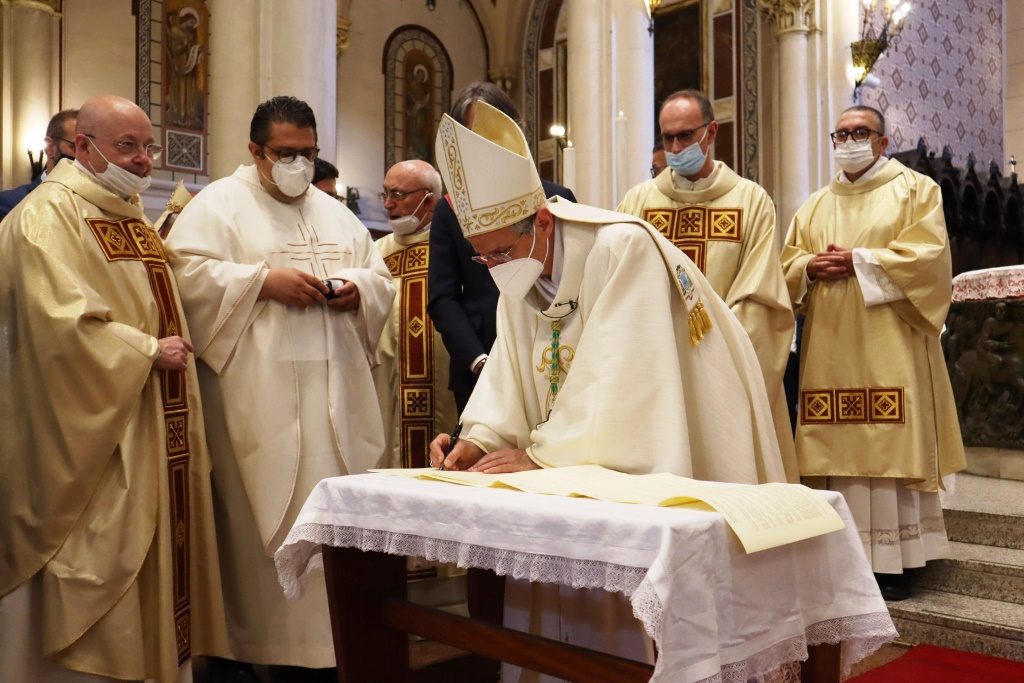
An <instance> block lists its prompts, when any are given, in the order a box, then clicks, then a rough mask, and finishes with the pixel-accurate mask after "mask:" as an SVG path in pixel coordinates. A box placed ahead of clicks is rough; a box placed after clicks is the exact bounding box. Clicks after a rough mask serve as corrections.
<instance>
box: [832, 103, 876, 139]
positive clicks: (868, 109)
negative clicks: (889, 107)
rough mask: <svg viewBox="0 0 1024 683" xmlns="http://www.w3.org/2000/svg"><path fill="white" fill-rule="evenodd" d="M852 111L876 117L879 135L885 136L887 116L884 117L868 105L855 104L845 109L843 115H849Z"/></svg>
mask: <svg viewBox="0 0 1024 683" xmlns="http://www.w3.org/2000/svg"><path fill="white" fill-rule="evenodd" d="M852 111H854V112H861V113H863V114H871V115H872V116H874V117H875V119H876V120H877V121H878V133H879V134H881V135H885V116H883V115H882V112H880V111H878V110H877V109H875V108H874V107H869V106H867V105H866V104H855V105H853V106H852V107H847V108H846V109H844V110H843V114H847V113H849V112H852ZM840 116H842V114H840Z"/></svg>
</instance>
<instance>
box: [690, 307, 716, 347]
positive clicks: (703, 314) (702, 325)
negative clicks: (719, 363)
mask: <svg viewBox="0 0 1024 683" xmlns="http://www.w3.org/2000/svg"><path fill="white" fill-rule="evenodd" d="M688 323H689V326H690V344H692V345H693V346H697V344H700V342H701V340H703V339H704V335H705V334H707V333H708V331H709V330H710V329H711V318H710V316H708V312H707V311H706V310H705V309H704V302H703V301H700V300H698V301H697V305H695V306H694V307H693V310H692V311H690V315H689V316H688Z"/></svg>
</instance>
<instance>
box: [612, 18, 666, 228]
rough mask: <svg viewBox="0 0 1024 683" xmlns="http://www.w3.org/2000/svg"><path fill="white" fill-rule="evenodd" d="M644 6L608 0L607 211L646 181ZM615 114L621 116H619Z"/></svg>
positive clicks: (650, 67)
mask: <svg viewBox="0 0 1024 683" xmlns="http://www.w3.org/2000/svg"><path fill="white" fill-rule="evenodd" d="M644 5H645V3H644V2H623V1H622V0H613V2H612V7H613V8H614V18H615V24H614V29H613V31H614V34H613V37H612V39H613V51H614V59H615V62H614V63H615V113H616V121H617V122H618V123H617V127H616V135H615V148H616V150H617V151H618V152H619V154H618V155H617V157H616V160H615V163H616V173H615V178H616V187H615V190H614V192H613V195H612V201H611V203H610V204H608V208H615V206H616V205H617V204H618V203H619V202H620V201H621V200H622V198H623V197H624V196H625V194H626V191H627V190H629V188H631V187H633V186H634V185H636V184H637V183H640V182H642V181H644V180H647V179H648V178H650V177H651V148H652V147H653V146H654V106H655V105H654V36H652V35H651V34H650V33H648V31H647V28H648V26H649V25H650V21H649V19H648V17H647V11H646V9H645V8H644ZM620 114H621V116H620Z"/></svg>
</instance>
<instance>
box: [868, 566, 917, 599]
mask: <svg viewBox="0 0 1024 683" xmlns="http://www.w3.org/2000/svg"><path fill="white" fill-rule="evenodd" d="M875 581H877V582H878V590H879V591H881V593H882V598H883V599H884V600H886V601H888V602H899V601H900V600H906V599H907V598H909V597H910V576H909V575H908V574H906V573H903V574H875Z"/></svg>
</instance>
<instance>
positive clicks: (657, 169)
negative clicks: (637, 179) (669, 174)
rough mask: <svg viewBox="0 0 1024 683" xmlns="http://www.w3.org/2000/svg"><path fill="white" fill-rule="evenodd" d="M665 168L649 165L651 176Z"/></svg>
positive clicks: (655, 176)
mask: <svg viewBox="0 0 1024 683" xmlns="http://www.w3.org/2000/svg"><path fill="white" fill-rule="evenodd" d="M664 170H665V167H664V166H651V177H652V178H657V177H658V174H659V173H661V172H662V171H664Z"/></svg>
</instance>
